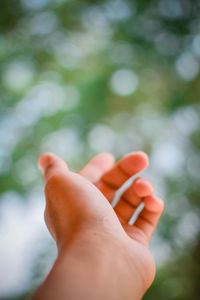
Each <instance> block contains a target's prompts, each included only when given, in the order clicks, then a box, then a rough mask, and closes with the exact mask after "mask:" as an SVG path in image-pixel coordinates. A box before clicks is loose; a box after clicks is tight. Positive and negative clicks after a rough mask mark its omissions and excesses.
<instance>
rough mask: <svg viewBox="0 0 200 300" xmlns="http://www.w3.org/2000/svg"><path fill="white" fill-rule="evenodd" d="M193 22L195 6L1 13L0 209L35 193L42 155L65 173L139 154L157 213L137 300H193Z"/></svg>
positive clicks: (198, 87)
mask: <svg viewBox="0 0 200 300" xmlns="http://www.w3.org/2000/svg"><path fill="white" fill-rule="evenodd" d="M199 16H200V2H199V1H198V0H193V1H189V0H182V1H181V0H160V1H158V0H151V1H139V0H138V1H136V0H135V1H131V0H126V1H125V0H110V1H91V0H90V1H89V0H88V1H86V0H82V1H76V0H74V1H73V0H71V1H70V0H68V1H65V0H21V1H19V0H12V1H11V0H1V2H0V62H1V64H0V78H1V82H0V104H1V110H0V126H1V127H0V128H1V131H0V140H1V148H0V176H1V178H0V182H1V185H0V192H1V195H2V198H3V197H4V196H5V193H7V192H8V191H15V192H16V193H17V194H18V195H19V196H20V197H21V198H22V199H28V195H29V194H30V191H33V190H34V189H35V190H37V189H38V187H41V179H40V177H39V174H38V172H37V170H36V161H37V157H38V156H39V154H40V153H41V152H43V151H54V152H55V153H57V154H59V155H61V156H62V157H63V158H64V159H66V160H67V161H68V163H69V165H70V166H71V167H72V168H73V169H74V170H78V169H79V168H80V167H81V166H83V165H84V163H85V162H86V161H87V160H88V159H89V158H90V157H91V156H92V155H94V154H95V153H97V152H100V151H110V152H112V153H113V154H114V155H115V156H116V158H119V157H120V156H121V155H124V154H125V153H127V152H130V151H135V150H140V149H141V150H144V151H146V152H147V153H148V154H149V155H150V161H151V169H150V171H149V174H150V177H152V179H153V180H154V182H155V184H156V186H157V189H156V190H157V192H158V193H160V194H161V195H162V196H163V197H164V199H165V201H166V210H165V214H164V216H163V217H162V220H161V221H160V224H159V228H158V230H157V232H156V234H155V236H154V239H153V241H152V250H153V252H154V253H155V256H156V260H157V261H158V271H157V277H156V280H155V282H154V284H153V285H152V287H151V288H150V290H149V291H148V293H147V295H146V296H145V297H144V299H163V300H164V299H166V300H169V299H173V300H186V299H199V295H200V291H199V286H200V281H199V279H200V251H199V248H200V239H199V232H200V225H199V224H200V222H199V210H200V206H199V195H200V185H199V181H200V175H199V174H200V172H199V170H200V129H199V128H200V126H199V125H200V119H199V116H200V101H199V100H200V99H199V98H200V75H199V63H200V18H199ZM24 201H25V200H24ZM26 201H28V200H26ZM49 248H51V247H49ZM46 251H47V250H45V254H43V258H41V256H38V257H37V258H36V259H35V261H34V263H33V265H34V266H33V279H34V280H36V281H37V280H38V281H39V280H40V277H41V276H42V275H41V274H42V272H43V271H42V270H44V269H45V268H46V267H45V265H46V264H47V262H45V256H46V257H47V256H48V255H50V254H47V252H46ZM49 251H50V250H49ZM34 280H33V282H35V281H34ZM31 289H32V286H28V287H27V286H26V287H24V293H25V294H26V293H27V292H28V291H29V290H31ZM8 294H9V293H8ZM17 297H18V296H16V295H15V296H13V297H10V298H9V297H8V298H7V299H25V296H23V292H22V294H21V295H19V297H18V298H17ZM1 299H3V298H1Z"/></svg>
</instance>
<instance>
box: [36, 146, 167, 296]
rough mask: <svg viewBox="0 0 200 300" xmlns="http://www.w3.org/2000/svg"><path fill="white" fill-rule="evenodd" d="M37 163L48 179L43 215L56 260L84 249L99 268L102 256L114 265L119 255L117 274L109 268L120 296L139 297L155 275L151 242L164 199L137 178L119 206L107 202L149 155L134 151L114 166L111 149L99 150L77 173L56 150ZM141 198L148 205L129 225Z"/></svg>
mask: <svg viewBox="0 0 200 300" xmlns="http://www.w3.org/2000/svg"><path fill="white" fill-rule="evenodd" d="M39 163H40V166H41V168H42V171H43V175H44V179H45V182H46V186H45V195H46V210H45V220H46V224H47V226H48V228H49V231H50V232H51V234H52V236H53V237H54V239H55V240H56V242H57V246H58V252H59V254H58V261H59V257H65V258H66V257H68V258H69V257H74V256H75V257H76V259H77V257H80V258H81V257H82V255H83V253H85V255H86V256H87V255H88V254H89V255H88V256H87V257H89V261H88V260H86V261H87V263H88V265H89V264H90V263H92V261H93V259H92V258H93V256H94V258H95V263H96V266H97V269H98V264H97V261H98V260H99V258H102V256H103V257H104V260H103V261H105V260H106V261H107V263H108V266H110V264H111V265H113V262H114V265H116V259H114V258H113V257H114V256H116V257H117V261H118V259H119V261H120V263H119V264H118V263H117V266H116V267H114V268H116V274H115V273H112V275H111V274H109V268H108V270H107V272H106V274H107V275H108V276H109V277H110V276H112V280H115V278H116V281H117V282H119V283H120V284H119V286H118V287H117V289H119V290H118V292H117V291H116V295H118V294H119V295H120V294H123V295H127V298H124V299H129V298H130V299H140V297H141V296H142V295H143V294H144V292H145V291H146V289H147V288H148V287H149V286H150V284H151V283H152V281H153V278H154V274H155V265H154V260H153V258H152V256H151V254H150V252H149V250H148V241H149V239H150V237H151V235H152V233H153V231H154V229H155V227H156V224H157V222H158V219H159V217H160V215H161V213H162V211H163V201H162V200H160V199H159V198H157V197H155V196H153V195H152V193H153V186H152V184H151V183H150V182H149V181H147V180H146V179H144V178H139V179H137V180H135V181H134V183H133V184H132V186H131V187H130V188H129V189H128V190H127V191H126V192H125V193H124V194H123V195H122V197H121V199H120V201H119V203H118V204H117V206H116V208H115V211H114V210H113V209H112V207H111V205H110V204H109V202H111V200H112V198H113V196H114V193H115V191H116V189H118V188H119V187H120V186H121V185H122V184H123V183H124V182H125V181H126V180H127V179H128V178H129V177H130V176H132V175H134V174H136V173H138V172H139V171H141V170H142V169H144V168H145V167H147V165H148V158H147V156H146V154H145V153H143V152H137V153H131V154H129V155H127V156H125V157H124V158H122V159H121V160H120V161H119V162H118V163H116V164H115V165H114V159H113V157H112V156H111V155H110V154H99V155H97V156H96V157H94V158H93V159H92V160H91V161H90V162H89V163H88V164H87V165H86V166H85V167H84V168H83V169H82V170H81V171H80V173H79V174H76V173H73V172H71V171H69V170H68V167H67V165H66V163H65V162H64V161H63V160H61V159H60V158H58V157H57V156H55V155H53V154H44V155H43V156H42V157H41V158H40V161H39ZM113 165H114V166H113ZM142 200H143V201H144V203H145V208H144V210H143V211H142V213H141V214H140V216H139V218H138V220H137V221H136V223H135V225H134V226H130V225H128V224H127V223H128V220H129V219H130V217H131V215H132V214H133V212H134V210H135V207H136V206H138V204H139V203H140V202H141V201H142ZM98 249H101V250H100V251H99V250H98ZM99 252H100V253H99ZM66 253H67V254H66ZM111 261H112V263H111ZM93 262H94V261H93ZM68 265H69V264H68ZM114 265H113V266H114ZM73 268H74V267H73ZM78 269H80V268H79V267H78V268H77V272H79V271H80V270H79V271H78ZM88 272H89V271H88ZM90 275H91V274H90ZM124 275H126V276H124ZM85 276H86V277H87V272H86V273H85ZM88 276H89V274H88ZM104 277H105V276H104ZM125 277H126V278H125ZM113 278H114V279H113ZM104 280H105V279H104ZM100 281H101V280H100ZM88 284H89V285H90V283H89V282H88ZM98 284H99V282H98ZM98 284H97V285H98ZM84 286H85V285H84ZM114 292H115V291H114ZM99 293H100V290H99ZM97 294H98V293H97ZM82 296H83V295H82ZM103 297H104V298H105V296H103ZM131 297H132V298H131ZM69 299H70V298H69ZM75 299H76V298H75ZM77 299H78V298H77ZM86 299H87V298H86ZM91 299H92V298H91ZM93 299H94V298H93ZM96 299H97V298H96ZM98 299H101V298H98ZM106 299H111V297H110V298H109V297H108V298H106ZM113 299H117V298H116V297H115V298H113ZM119 299H120V298H119Z"/></svg>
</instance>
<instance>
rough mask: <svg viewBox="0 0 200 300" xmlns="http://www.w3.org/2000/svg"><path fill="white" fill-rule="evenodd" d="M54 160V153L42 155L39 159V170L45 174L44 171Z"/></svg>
mask: <svg viewBox="0 0 200 300" xmlns="http://www.w3.org/2000/svg"><path fill="white" fill-rule="evenodd" d="M51 160H52V153H49V152H47V153H44V154H42V155H41V156H40V157H39V159H38V167H39V169H40V170H41V171H42V172H44V170H45V169H46V167H47V166H48V165H49V163H50V162H51Z"/></svg>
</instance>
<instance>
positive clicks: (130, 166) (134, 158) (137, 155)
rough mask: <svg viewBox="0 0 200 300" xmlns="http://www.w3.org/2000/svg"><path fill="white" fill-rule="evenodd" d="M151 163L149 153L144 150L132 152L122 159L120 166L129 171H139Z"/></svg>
mask: <svg viewBox="0 0 200 300" xmlns="http://www.w3.org/2000/svg"><path fill="white" fill-rule="evenodd" d="M148 164H149V158H148V155H147V154H146V153H145V152H143V151H138V152H131V153H129V154H127V155H125V156H124V157H123V158H122V159H121V160H120V166H121V168H122V169H124V170H126V171H127V173H130V174H131V173H137V172H140V171H142V170H143V169H145V168H146V167H147V166H148Z"/></svg>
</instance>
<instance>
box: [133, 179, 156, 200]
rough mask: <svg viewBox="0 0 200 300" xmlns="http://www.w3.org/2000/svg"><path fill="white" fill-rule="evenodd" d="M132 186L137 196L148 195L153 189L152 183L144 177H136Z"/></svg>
mask: <svg viewBox="0 0 200 300" xmlns="http://www.w3.org/2000/svg"><path fill="white" fill-rule="evenodd" d="M133 188H134V191H135V192H136V194H137V195H138V196H139V197H147V196H150V195H151V194H152V193H153V191H154V187H153V184H152V183H151V182H150V181H149V180H147V179H145V178H138V179H136V180H135V181H134V183H133Z"/></svg>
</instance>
